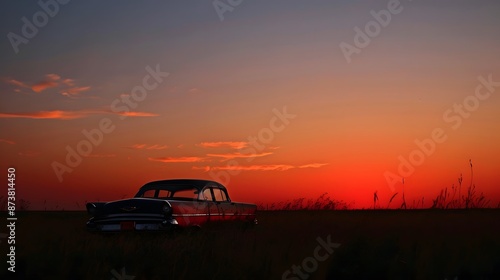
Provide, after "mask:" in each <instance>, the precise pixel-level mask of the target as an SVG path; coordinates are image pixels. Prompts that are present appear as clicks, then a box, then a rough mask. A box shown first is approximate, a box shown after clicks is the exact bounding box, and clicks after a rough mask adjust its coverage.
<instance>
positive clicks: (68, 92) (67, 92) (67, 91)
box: [61, 86, 90, 96]
mask: <svg viewBox="0 0 500 280" xmlns="http://www.w3.org/2000/svg"><path fill="white" fill-rule="evenodd" d="M89 89H90V87H89V86H86V87H72V88H68V89H65V90H62V91H61V94H62V95H64V96H75V95H78V94H80V93H82V92H84V91H87V90H89Z"/></svg>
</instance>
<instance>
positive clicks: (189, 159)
mask: <svg viewBox="0 0 500 280" xmlns="http://www.w3.org/2000/svg"><path fill="white" fill-rule="evenodd" d="M148 160H151V161H159V162H164V163H187V162H191V163H192V162H202V161H205V159H204V158H201V157H159V158H151V157H150V158H148Z"/></svg>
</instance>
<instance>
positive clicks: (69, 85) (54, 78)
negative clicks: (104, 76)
mask: <svg viewBox="0 0 500 280" xmlns="http://www.w3.org/2000/svg"><path fill="white" fill-rule="evenodd" d="M5 82H6V83H7V84H9V85H12V86H15V87H17V88H16V89H14V91H15V92H21V89H23V88H27V89H31V90H32V91H34V92H37V93H40V92H43V91H45V90H47V89H50V88H56V87H57V88H59V91H58V92H59V93H60V94H62V95H64V96H68V97H75V96H78V95H79V94H80V93H82V92H85V91H88V90H90V88H91V87H90V86H76V82H75V80H74V79H69V78H66V79H62V78H61V76H60V75H58V74H53V73H52V74H46V75H45V77H44V78H43V80H41V81H39V82H36V83H27V82H22V81H19V80H16V79H11V78H7V79H5Z"/></svg>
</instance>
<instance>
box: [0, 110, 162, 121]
mask: <svg viewBox="0 0 500 280" xmlns="http://www.w3.org/2000/svg"><path fill="white" fill-rule="evenodd" d="M99 114H115V115H120V116H127V117H155V116H159V115H158V114H153V113H146V112H120V113H114V112H111V111H105V110H81V111H62V110H52V111H37V112H21V113H1V112H0V118H25V119H58V120H72V119H79V118H84V117H87V116H90V115H99Z"/></svg>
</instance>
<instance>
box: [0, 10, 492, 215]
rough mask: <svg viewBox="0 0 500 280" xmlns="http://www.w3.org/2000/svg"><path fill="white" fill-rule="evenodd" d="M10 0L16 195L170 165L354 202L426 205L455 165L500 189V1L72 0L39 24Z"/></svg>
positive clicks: (81, 190)
mask: <svg viewBox="0 0 500 280" xmlns="http://www.w3.org/2000/svg"><path fill="white" fill-rule="evenodd" d="M291 2H293V3H291ZM392 2H393V3H392ZM396 2H397V3H396ZM388 3H389V4H388ZM390 3H392V4H390ZM10 5H13V6H12V8H10V9H9V10H8V11H7V10H4V11H2V12H0V13H1V15H2V25H1V31H2V34H4V36H3V40H2V41H1V44H0V49H1V54H2V55H1V61H0V65H2V67H1V68H0V91H1V96H0V98H1V104H0V127H1V131H0V151H1V154H2V157H1V164H0V167H1V169H2V170H3V173H4V174H5V175H4V176H7V175H6V174H7V169H8V168H9V167H14V168H15V169H16V192H17V199H18V200H20V199H23V200H24V201H27V202H29V203H30V209H34V210H44V209H66V210H83V209H84V205H85V202H86V201H97V200H99V201H108V200H116V199H120V198H124V197H130V196H133V195H134V194H135V193H136V192H137V190H138V189H139V187H141V186H142V185H144V184H145V183H147V182H149V181H154V180H161V179H171V178H202V179H210V180H215V181H218V182H220V183H222V184H224V185H225V186H226V187H227V188H228V191H229V193H230V195H231V199H232V200H234V201H247V202H252V203H259V204H264V205H265V204H272V203H275V202H281V201H286V200H293V199H297V198H306V199H316V198H318V197H319V196H321V195H322V194H323V193H328V195H329V196H330V197H331V198H333V199H335V200H339V201H344V202H346V203H347V204H349V205H350V208H352V209H357V208H370V207H373V203H374V201H373V200H374V198H373V196H374V193H375V192H377V195H378V199H379V203H380V204H381V205H382V206H383V207H385V206H386V205H387V204H388V203H389V200H390V198H391V197H392V196H393V195H394V194H395V193H399V194H400V195H401V194H402V192H403V189H404V194H405V197H406V201H407V204H408V205H409V206H410V205H412V204H413V201H414V200H415V201H420V200H421V199H422V198H424V205H423V207H430V206H431V205H432V199H434V198H435V197H436V196H437V195H438V194H439V193H440V191H441V190H443V189H445V188H448V189H450V188H451V187H452V185H453V186H457V185H458V184H459V182H458V178H459V177H460V176H462V178H463V183H462V190H463V191H465V190H466V188H467V187H469V185H470V184H474V185H475V186H476V190H477V191H478V192H482V193H484V196H485V197H486V199H488V200H490V202H489V206H491V207H496V206H497V205H498V204H499V203H500V172H499V167H500V145H499V144H498V143H500V129H499V124H500V110H499V109H500V63H499V62H498V54H499V50H500V37H499V36H498V34H500V33H499V31H500V20H499V17H498V11H499V10H500V3H498V2H495V1H477V2H476V1H454V2H453V3H451V2H450V3H449V4H447V5H445V4H435V3H434V2H431V1H412V2H410V1H403V0H401V1H363V2H361V1H295V0H294V1H286V2H285V1H273V2H272V3H268V2H263V1H257V2H255V3H254V2H253V1H244V2H243V3H242V4H241V5H238V6H235V7H231V9H226V10H221V8H220V7H219V8H217V7H214V5H213V4H212V1H195V2H194V3H187V2H186V3H184V1H176V2H175V3H174V2H170V1H165V2H148V3H136V2H131V3H126V4H125V3H123V4H122V3H120V4H117V3H115V4H112V3H108V2H106V3H101V2H93V1H90V2H87V1H86V2H83V3H80V2H74V3H73V2H69V3H67V4H65V5H61V6H60V7H59V8H60V9H59V12H58V13H57V14H56V15H54V16H50V17H49V18H48V20H47V21H48V23H46V24H45V25H41V24H39V25H40V26H37V25H36V22H34V23H33V22H31V21H32V20H33V14H35V13H36V12H37V11H38V10H41V8H40V7H39V6H38V4H37V3H36V2H34V1H33V2H29V3H21V2H19V3H17V2H16V3H11V4H10ZM117 5H118V6H117ZM23 17H26V18H27V19H28V21H30V22H31V23H30V24H32V25H33V26H34V28H36V32H34V31H33V30H30V27H29V26H28V27H23V26H24V25H25V24H26V23H25V21H23V20H21V18H23ZM89 19H92V20H89ZM23 32H24V33H30V32H31V33H33V34H34V35H33V34H28V35H29V36H26V34H24V33H23ZM9 34H10V35H9ZM12 34H14V35H12ZM23 34H24V35H23ZM28 37H29V38H28ZM23 39H24V40H23ZM471 164H472V168H471ZM403 178H404V185H403ZM471 182H472V183H471ZM5 189H6V188H5ZM5 192H6V191H4V193H2V194H1V196H2V197H5V196H6V193H5ZM391 205H392V206H393V207H399V206H400V205H401V196H398V197H396V198H395V201H393V204H391Z"/></svg>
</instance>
